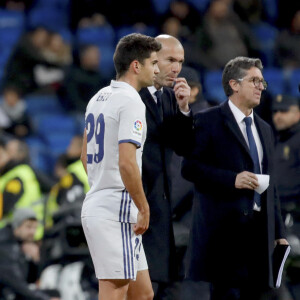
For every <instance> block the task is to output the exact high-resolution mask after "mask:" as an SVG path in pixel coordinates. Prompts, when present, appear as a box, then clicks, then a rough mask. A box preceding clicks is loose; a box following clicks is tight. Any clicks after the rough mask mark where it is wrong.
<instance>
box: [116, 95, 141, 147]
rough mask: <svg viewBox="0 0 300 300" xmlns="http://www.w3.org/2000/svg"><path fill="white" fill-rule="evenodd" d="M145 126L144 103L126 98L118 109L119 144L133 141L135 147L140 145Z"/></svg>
mask: <svg viewBox="0 0 300 300" xmlns="http://www.w3.org/2000/svg"><path fill="white" fill-rule="evenodd" d="M123 100H124V99H123ZM126 100H127V99H126ZM124 102H125V101H124ZM145 128H146V119H145V105H144V103H143V102H142V101H137V100H135V99H129V98H128V100H127V101H126V102H125V103H124V105H122V106H121V108H120V111H119V132H118V140H119V144H121V143H133V144H135V145H136V146H137V148H139V147H141V144H142V136H143V131H144V130H145Z"/></svg>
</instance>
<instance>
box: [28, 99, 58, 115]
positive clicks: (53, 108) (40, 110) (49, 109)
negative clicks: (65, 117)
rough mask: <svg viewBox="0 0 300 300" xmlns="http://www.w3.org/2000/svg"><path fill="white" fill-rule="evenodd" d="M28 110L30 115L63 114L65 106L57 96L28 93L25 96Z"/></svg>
mask: <svg viewBox="0 0 300 300" xmlns="http://www.w3.org/2000/svg"><path fill="white" fill-rule="evenodd" d="M25 101H26V104H27V112H28V114H29V115H30V116H33V117H34V115H36V114H38V115H40V114H45V113H52V114H61V113H62V112H63V108H62V106H61V104H60V102H59V100H58V99H57V97H55V96H41V95H39V96H37V95H28V96H26V98H25Z"/></svg>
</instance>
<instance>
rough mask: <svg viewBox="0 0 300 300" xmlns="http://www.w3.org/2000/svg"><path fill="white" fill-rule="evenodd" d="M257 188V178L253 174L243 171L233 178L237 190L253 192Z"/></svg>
mask: <svg viewBox="0 0 300 300" xmlns="http://www.w3.org/2000/svg"><path fill="white" fill-rule="evenodd" d="M258 186H259V184H258V180H257V177H256V175H255V174H254V173H251V172H248V171H244V172H241V173H239V174H237V176H236V178H235V187H236V188H237V189H248V190H254V189H256V188H257V187H258Z"/></svg>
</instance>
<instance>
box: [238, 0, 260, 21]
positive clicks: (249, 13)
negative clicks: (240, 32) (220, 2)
mask: <svg viewBox="0 0 300 300" xmlns="http://www.w3.org/2000/svg"><path fill="white" fill-rule="evenodd" d="M233 10H234V11H235V13H236V14H237V15H238V16H239V17H240V19H241V21H243V22H245V23H248V24H256V23H259V22H260V21H261V18H262V13H263V3H262V1H261V0H234V1H233Z"/></svg>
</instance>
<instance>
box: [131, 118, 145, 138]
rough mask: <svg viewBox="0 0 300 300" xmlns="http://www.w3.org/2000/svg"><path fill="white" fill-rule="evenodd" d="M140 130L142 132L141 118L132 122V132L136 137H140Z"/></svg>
mask: <svg viewBox="0 0 300 300" xmlns="http://www.w3.org/2000/svg"><path fill="white" fill-rule="evenodd" d="M142 132H143V123H142V121H141V120H136V121H135V122H134V124H133V130H132V133H133V134H134V135H136V136H138V137H141V136H142Z"/></svg>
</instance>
